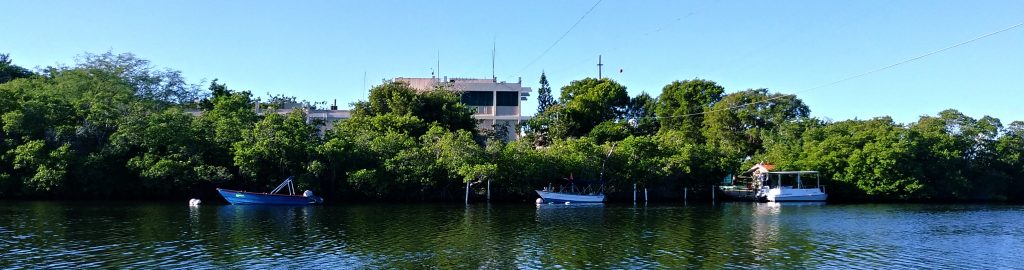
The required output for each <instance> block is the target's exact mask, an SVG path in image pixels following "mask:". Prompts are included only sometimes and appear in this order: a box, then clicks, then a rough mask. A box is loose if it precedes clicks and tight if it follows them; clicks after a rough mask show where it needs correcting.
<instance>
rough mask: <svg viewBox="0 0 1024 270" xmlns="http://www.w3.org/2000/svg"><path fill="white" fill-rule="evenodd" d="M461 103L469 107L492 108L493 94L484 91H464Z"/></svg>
mask: <svg viewBox="0 0 1024 270" xmlns="http://www.w3.org/2000/svg"><path fill="white" fill-rule="evenodd" d="M499 96H500V95H499ZM499 102H500V101H499ZM462 103H463V104H466V105H469V106H494V93H493V92H485V91H466V92H463V93H462Z"/></svg>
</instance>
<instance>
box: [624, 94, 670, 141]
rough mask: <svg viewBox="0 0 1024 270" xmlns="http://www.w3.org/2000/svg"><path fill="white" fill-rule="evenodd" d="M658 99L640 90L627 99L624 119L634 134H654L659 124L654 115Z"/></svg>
mask: <svg viewBox="0 0 1024 270" xmlns="http://www.w3.org/2000/svg"><path fill="white" fill-rule="evenodd" d="M657 107H658V100H657V99H655V98H652V97H651V95H648V94H647V93H646V92H642V93H640V94H639V95H637V96H636V97H633V98H632V99H630V100H629V107H627V108H626V119H627V123H629V125H630V126H629V127H630V130H631V131H632V133H633V134H634V135H654V134H655V133H657V132H658V129H659V128H660V126H661V121H660V120H659V119H658V118H657V117H656V116H657V115H656V113H655V112H656V111H657Z"/></svg>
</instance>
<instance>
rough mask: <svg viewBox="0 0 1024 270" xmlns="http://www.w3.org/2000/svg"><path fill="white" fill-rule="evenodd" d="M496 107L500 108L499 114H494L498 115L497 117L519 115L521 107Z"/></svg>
mask: <svg viewBox="0 0 1024 270" xmlns="http://www.w3.org/2000/svg"><path fill="white" fill-rule="evenodd" d="M496 107H498V112H497V113H496V114H494V115H497V116H510V115H519V106H496Z"/></svg>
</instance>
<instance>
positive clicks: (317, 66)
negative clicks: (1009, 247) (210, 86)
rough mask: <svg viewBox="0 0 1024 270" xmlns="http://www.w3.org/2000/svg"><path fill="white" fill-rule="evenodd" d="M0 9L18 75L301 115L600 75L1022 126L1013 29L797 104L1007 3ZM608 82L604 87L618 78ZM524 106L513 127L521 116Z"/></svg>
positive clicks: (1014, 15) (979, 24)
mask: <svg viewBox="0 0 1024 270" xmlns="http://www.w3.org/2000/svg"><path fill="white" fill-rule="evenodd" d="M594 3H595V1H543V2H541V1H534V2H525V1H523V2H521V1H424V2H413V1H358V2H341V1H275V2H268V1H124V0H121V1H118V0H111V1H5V2H4V4H3V10H4V11H3V15H2V16H0V25H3V26H4V27H3V30H0V52H6V53H10V54H11V57H12V59H13V60H14V61H15V64H18V65H21V66H24V67H28V68H33V67H37V66H47V65H54V64H58V63H65V64H71V63H73V62H74V57H75V56H76V55H79V54H81V53H83V52H93V53H102V52H106V51H108V50H111V51H113V52H115V53H120V52H131V53H134V54H136V55H138V56H140V57H142V58H145V59H148V60H151V61H152V62H153V64H155V65H157V66H160V67H169V68H173V69H178V70H181V71H182V72H183V73H184V75H185V76H186V77H187V79H189V80H190V81H192V82H200V81H201V80H204V79H205V80H212V79H214V78H219V79H220V80H221V81H222V82H224V83H227V84H228V86H229V87H230V88H232V89H242V90H252V91H253V92H254V93H255V94H257V95H260V96H264V95H265V94H266V93H268V92H271V93H275V94H285V95H290V96H296V97H298V98H299V99H305V100H310V101H330V100H333V99H337V100H338V103H339V104H340V105H342V107H348V106H347V104H348V103H350V102H353V101H355V100H358V99H362V98H363V97H364V95H365V92H366V89H365V88H363V86H364V80H363V74H364V72H365V74H366V78H367V79H366V81H365V83H366V87H370V86H372V85H376V84H379V83H380V82H381V79H385V78H393V77H398V76H402V77H429V76H430V73H431V70H432V69H433V68H434V67H435V66H436V65H437V60H438V54H440V61H441V63H440V66H441V67H440V74H441V75H445V76H449V77H482V78H486V77H490V73H491V46H492V41H494V40H496V41H497V64H496V66H497V67H496V71H497V76H498V78H499V80H505V81H515V80H516V79H517V78H518V77H522V78H523V81H524V82H525V84H526V86H529V87H532V88H534V89H535V90H536V88H537V86H538V83H537V80H538V78H539V76H540V73H541V70H545V71H546V72H547V74H548V77H549V78H550V81H551V85H552V87H553V88H555V89H556V95H557V92H558V91H557V89H558V88H560V87H562V86H564V85H566V84H567V83H568V82H570V81H572V80H576V79H581V78H584V77H588V76H593V77H596V75H597V74H596V73H597V68H596V66H595V64H596V61H597V55H598V54H601V55H603V57H604V62H605V64H606V65H605V74H606V76H608V77H611V78H613V79H615V80H617V81H618V82H620V83H622V84H623V85H625V86H626V87H628V89H629V92H630V94H631V95H636V94H638V93H640V92H641V91H646V92H648V93H650V94H652V95H657V94H659V93H660V92H661V88H662V87H663V86H664V85H665V84H668V83H669V82H671V81H673V80H684V79H692V78H703V79H710V80H714V81H716V82H718V83H719V84H721V85H723V86H724V87H725V88H726V91H727V92H735V91H739V90H744V89H747V88H768V89H770V90H772V91H778V92H784V93H793V92H797V93H798V97H800V98H802V99H803V100H804V101H805V102H806V103H807V104H808V105H809V106H810V107H811V110H812V115H813V116H815V117H820V118H828V119H833V120H844V119H850V118H861V119H864V118H871V117H875V116H882V115H891V116H893V117H894V118H895V119H896V120H897V121H899V122H910V121H915V120H916V119H917V117H918V116H920V115H924V114H935V113H937V112H939V111H940V110H943V109H946V108H956V109H959V110H961V111H962V112H964V113H966V114H968V115H970V116H972V117H975V118H979V117H981V116H984V115H991V116H994V117H998V118H1000V119H1001V120H1003V123H1004V124H1005V123H1009V122H1010V121H1011V120H1024V109H1022V107H1024V106H1022V105H1024V26H1022V27H1018V28H1016V29H1013V30H1010V31H1006V32H1003V33H1001V34H998V35H994V36H991V37H988V38H985V39H982V40H978V41H976V42H973V43H970V44H966V45H963V46H960V47H957V48H954V49H950V50H948V51H945V52H942V53H939V54H935V55H932V56H929V57H927V58H923V59H921V60H918V61H914V62H910V63H907V64H904V65H900V66H897V67H894V68H891V69H888V70H884V71H881V72H877V73H873V74H870V75H867V76H863V77H860V78H857V79H853V80H848V81H844V82H842V83H839V84H834V85H830V86H827V87H821V88H817V89H814V90H810V91H806V90H807V89H811V88H813V87H816V86H819V85H823V84H828V83H831V82H835V81H837V80H841V79H844V78H847V77H850V76H853V75H857V74H860V73H864V72H867V71H871V70H874V69H877V68H880V67H884V66H888V65H890V64H893V63H897V62H900V61H902V60H905V59H908V58H912V57H915V56H920V55H923V54H926V53H929V52H932V51H935V50H938V49H941V48H944V47H948V46H950V45H953V44H957V43H960V42H963V41H966V40H970V39H972V38H975V37H978V36H981V35H984V34H986V33H991V32H993V31H997V30H1000V29H1004V28H1006V27H1009V26H1013V25H1016V24H1019V23H1021V22H1024V1H1019V0H1009V1H877V0H872V1H620V0H605V1H603V2H601V3H600V4H599V5H597V7H596V8H595V9H594V10H593V12H591V13H590V14H589V15H588V16H587V17H585V18H584V19H583V20H582V21H581V22H580V23H579V25H578V26H576V27H575V29H574V30H573V31H572V32H570V33H569V34H568V35H567V36H566V37H565V38H564V39H563V40H561V42H560V43H558V44H557V46H555V47H554V48H553V49H551V51H550V52H548V53H547V54H546V55H544V56H543V57H542V58H540V59H539V60H538V61H536V63H534V64H532V65H529V66H528V64H529V63H530V62H532V61H533V60H534V59H537V57H538V56H540V55H541V53H542V52H544V50H545V49H547V48H548V47H549V46H551V44H552V43H553V42H555V40H557V39H558V38H559V36H561V35H562V34H563V33H565V31H566V30H567V29H569V27H570V26H572V25H573V24H574V23H575V22H576V21H577V20H578V19H579V18H580V16H581V15H583V14H584V13H585V12H586V11H587V10H588V9H590V8H591V6H593V5H594ZM620 69H621V70H622V72H621V73H619V70H620ZM535 97H536V95H534V97H531V99H530V101H529V102H528V103H527V104H526V105H525V106H526V107H527V108H525V109H524V113H525V114H532V113H533V111H535V109H536V99H535Z"/></svg>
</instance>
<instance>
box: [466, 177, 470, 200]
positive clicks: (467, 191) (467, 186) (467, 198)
mask: <svg viewBox="0 0 1024 270" xmlns="http://www.w3.org/2000/svg"><path fill="white" fill-rule="evenodd" d="M466 205H469V181H466Z"/></svg>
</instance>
